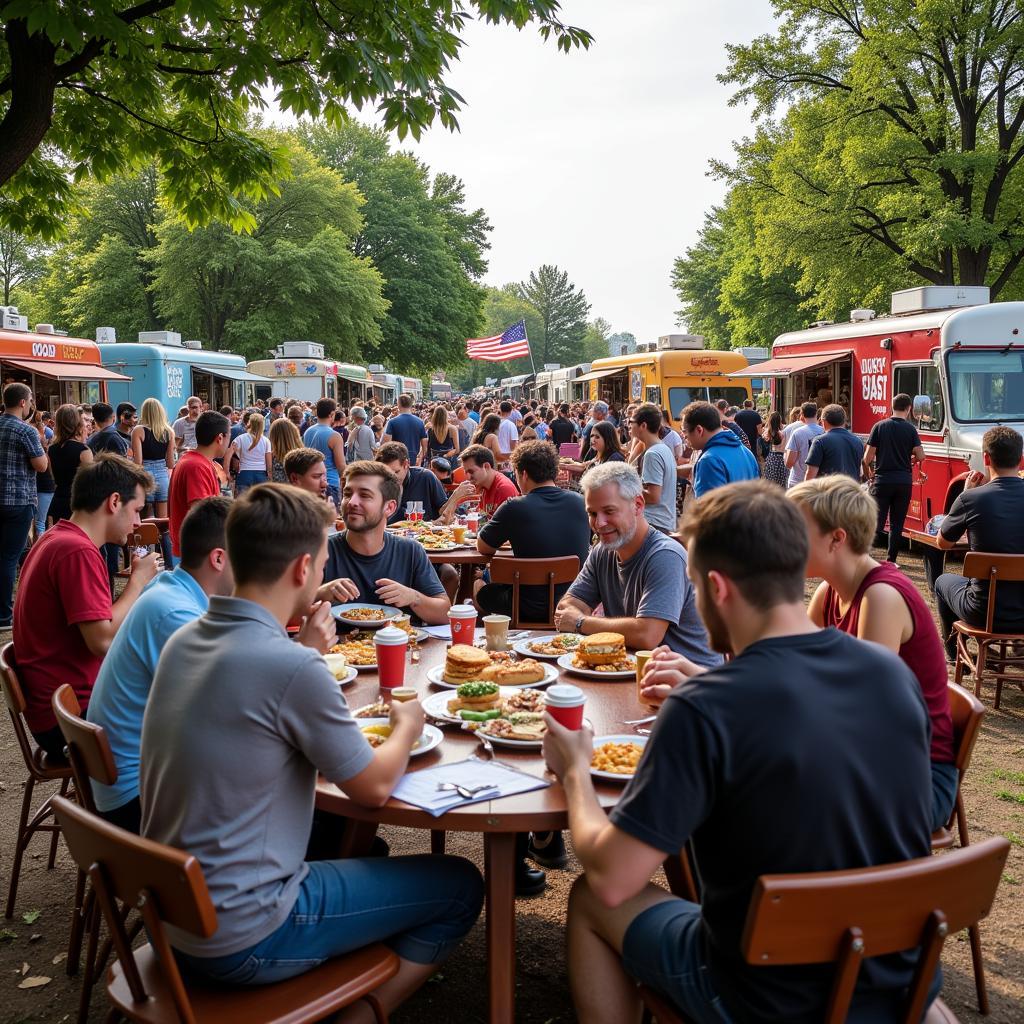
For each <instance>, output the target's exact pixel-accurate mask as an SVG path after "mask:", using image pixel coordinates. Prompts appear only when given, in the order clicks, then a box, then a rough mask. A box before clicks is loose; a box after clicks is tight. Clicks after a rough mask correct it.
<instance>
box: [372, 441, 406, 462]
mask: <svg viewBox="0 0 1024 1024" xmlns="http://www.w3.org/2000/svg"><path fill="white" fill-rule="evenodd" d="M377 461H378V462H408V461H409V449H408V448H406V447H405V445H404V444H402V442H401V441H388V443H387V444H382V445H381V446H380V447H379V448H378V449H377Z"/></svg>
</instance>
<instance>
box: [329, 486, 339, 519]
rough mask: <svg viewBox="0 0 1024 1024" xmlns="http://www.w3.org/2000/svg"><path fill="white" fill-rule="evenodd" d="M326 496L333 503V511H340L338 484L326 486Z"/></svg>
mask: <svg viewBox="0 0 1024 1024" xmlns="http://www.w3.org/2000/svg"><path fill="white" fill-rule="evenodd" d="M327 494H328V497H330V499H331V501H333V502H334V510H335V511H336V512H337V511H340V509H341V488H340V485H339V484H328V485H327Z"/></svg>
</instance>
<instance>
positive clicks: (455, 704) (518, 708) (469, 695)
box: [423, 682, 544, 725]
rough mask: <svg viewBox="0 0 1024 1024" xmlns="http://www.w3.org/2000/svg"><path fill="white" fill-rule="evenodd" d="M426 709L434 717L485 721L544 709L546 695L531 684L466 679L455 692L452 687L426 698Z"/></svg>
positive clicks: (444, 719) (452, 720)
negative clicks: (527, 685)
mask: <svg viewBox="0 0 1024 1024" xmlns="http://www.w3.org/2000/svg"><path fill="white" fill-rule="evenodd" d="M423 710H424V711H425V712H426V713H427V714H428V715H430V717H431V718H436V719H439V720H440V721H443V722H452V723H455V724H458V725H462V724H463V723H464V722H477V723H481V724H482V723H484V722H486V721H489V720H490V719H491V718H499V717H500V716H502V715H503V714H509V713H514V712H522V711H535V712H539V711H543V710H544V695H543V694H542V693H541V692H540V690H535V689H530V688H528V687H514V686H498V684H497V683H487V682H473V683H463V684H462V685H461V686H460V687H459V688H458V689H457V690H456V691H455V693H454V694H453V693H452V692H451V691H450V690H442V691H441V692H440V693H432V694H430V695H429V696H428V697H424V699H423Z"/></svg>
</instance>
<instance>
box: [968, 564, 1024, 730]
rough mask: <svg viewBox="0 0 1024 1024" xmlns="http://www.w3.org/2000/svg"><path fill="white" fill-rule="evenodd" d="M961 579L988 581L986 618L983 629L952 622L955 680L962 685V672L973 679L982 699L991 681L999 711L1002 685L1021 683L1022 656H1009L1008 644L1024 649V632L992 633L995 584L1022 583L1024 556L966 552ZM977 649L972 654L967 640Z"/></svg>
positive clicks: (1022, 672) (1022, 680)
mask: <svg viewBox="0 0 1024 1024" xmlns="http://www.w3.org/2000/svg"><path fill="white" fill-rule="evenodd" d="M964 576H968V577H970V578H971V579H974V580H986V579H987V580H988V612H987V614H986V617H985V627H984V629H982V628H980V627H978V626H971V625H969V624H968V623H966V622H964V621H963V620H962V619H958V620H957V621H956V622H954V623H953V634H954V636H955V638H956V669H955V672H954V676H953V678H954V680H955V681H956V682H957V683H962V682H963V677H964V673H965V672H970V674H971V675H973V676H974V695H975V696H976V697H980V696H981V688H982V686H983V684H984V683H985V682H986V680H994V681H995V684H996V698H995V703H994V705H993V706H994V707H995V709H996V711H998V710H999V701H1000V700H1001V699H1002V695H1003V683H1004V681H1005V680H1007V679H1009V680H1010V681H1011V682H1015V683H1018V684H1024V654H1016V653H1010V651H1009V650H1008V648H1009V645H1010V644H1014V645H1019V646H1015V647H1014V650H1015V651H1016V650H1022V649H1024V633H997V632H996V631H995V613H996V584H997V583H1000V582H1002V583H1013V582H1016V583H1019V582H1024V555H996V554H990V553H987V552H984V551H968V552H967V554H966V555H964ZM971 640H973V641H974V643H975V645H976V647H977V654H976V655H975V654H972V652H971V648H970V641H971ZM1009 668H1017V669H1018V670H1020V671H1017V672H1009V671H1007V669H1009Z"/></svg>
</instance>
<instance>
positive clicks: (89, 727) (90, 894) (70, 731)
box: [52, 683, 139, 1024]
mask: <svg viewBox="0 0 1024 1024" xmlns="http://www.w3.org/2000/svg"><path fill="white" fill-rule="evenodd" d="M52 703H53V713H54V715H56V717H57V724H58V725H59V726H60V731H61V733H63V735H64V740H65V742H66V743H67V747H66V748H65V749H66V750H67V753H68V761H69V762H70V763H71V772H72V776H73V778H74V780H75V795H76V797H77V800H78V805H79V806H80V807H82V808H84V809H85V810H87V811H89V812H90V813H91V814H95V813H96V802H95V800H94V798H93V793H92V783H93V780H95V781H96V782H99V783H102V784H103V785H105V786H112V785H113V784H114V783H115V782H117V766H116V765H115V764H114V754H113V752H112V751H111V749H110V741H109V740H108V739H107V734H106V733H105V732H104V730H103V728H102V726H99V725H96V724H94V723H93V722H87V721H85V720H84V719H83V718H82V708H81V706H80V705H79V703H78V698H77V697H76V696H75V691H74V690H72V689H71V687H70V686H68V685H67V684H66V683H65V684H64V686H62V687H60V689H59V690H57V692H56V693H55V694H54V695H53V701H52ZM86 930H88V933H89V945H88V948H87V950H86V954H85V970H84V972H83V974H82V989H81V993H80V995H79V1001H78V1024H85V1022H86V1021H87V1020H88V1018H89V1003H90V1002H91V999H92V989H93V985H94V984H95V982H96V978H97V977H99V976H100V975H101V974H102V973H103V968H104V967H105V966H106V963H107V960H108V959H109V957H110V950H111V942H110V940H108V941H107V942H106V943H105V944H104V946H103V948H102V949H98V947H99V937H100V914H99V911H98V909H97V907H96V894H95V891H94V890H93V889H92V887H91V886H90V887H88V889H87V887H86V875H85V872H84V871H83V870H82V869H81V868H79V869H78V884H77V886H76V888H75V906H74V908H73V910H72V913H71V936H70V938H69V940H68V956H67V973H68V974H70V975H73V974H75V973H76V972H77V971H78V967H79V961H80V959H81V952H82V938H83V936H84V934H85V932H86ZM138 930H139V928H138V926H136V928H135V932H136V933H137V932H138ZM134 937H135V936H134V934H132V935H131V938H134Z"/></svg>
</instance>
